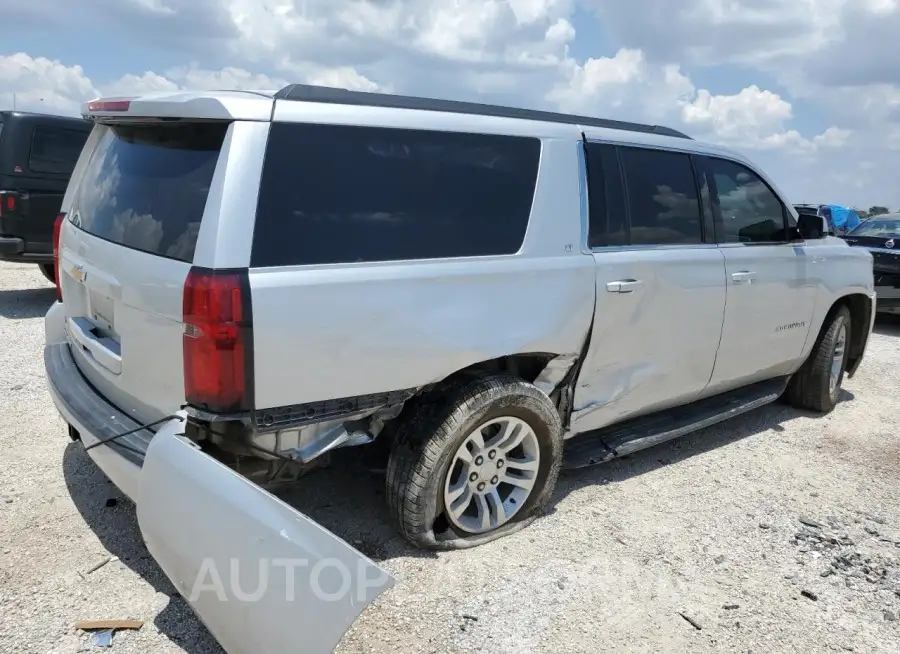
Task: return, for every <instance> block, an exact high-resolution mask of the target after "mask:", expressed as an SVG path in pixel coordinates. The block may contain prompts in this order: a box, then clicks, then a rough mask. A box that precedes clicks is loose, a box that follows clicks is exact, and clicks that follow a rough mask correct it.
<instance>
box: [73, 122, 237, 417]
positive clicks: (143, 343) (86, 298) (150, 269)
mask: <svg viewBox="0 0 900 654" xmlns="http://www.w3.org/2000/svg"><path fill="white" fill-rule="evenodd" d="M229 125H230V124H229V123H227V122H224V121H219V122H215V121H209V122H203V123H185V122H180V121H179V122H173V123H150V124H131V125H125V124H122V125H100V126H98V127H97V128H96V129H97V130H98V134H96V135H95V136H94V137H93V138H92V139H91V142H92V143H96V145H95V146H94V148H93V150H92V152H91V153H90V155H89V158H88V159H87V162H86V164H85V165H84V168H83V169H81V165H79V173H78V175H79V178H78V180H77V187H75V188H74V189H73V191H72V193H71V194H70V195H71V198H67V205H68V206H66V207H65V209H66V210H67V216H66V218H67V220H66V222H65V223H64V231H63V234H62V238H61V244H62V247H61V254H60V282H61V286H62V294H63V304H64V306H65V310H66V317H67V331H68V338H69V343H70V345H71V347H72V350H73V352H74V356H75V360H76V362H77V364H78V366H79V368H80V369H81V371H82V372H83V374H84V375H85V377H86V378H87V379H88V380H89V381H90V382H91V383H92V384H93V385H94V386H95V387H96V388H97V390H98V391H100V392H101V393H102V394H103V395H104V396H106V397H107V398H108V399H109V400H110V401H111V402H113V403H114V404H116V405H117V406H119V407H120V408H121V409H122V410H125V411H130V412H131V413H133V414H134V416H135V417H136V419H138V420H140V421H144V422H149V421H152V420H156V419H158V418H159V417H161V416H163V415H166V414H170V413H172V411H174V410H176V409H178V408H179V407H180V406H181V405H182V404H183V403H184V382H183V364H182V332H183V326H182V299H183V289H184V282H185V279H186V278H187V275H188V272H189V271H190V268H191V264H192V262H193V259H194V250H195V247H196V244H197V240H198V234H199V232H200V226H201V222H202V220H203V215H204V211H205V208H206V204H207V199H208V197H209V195H210V188H211V185H212V184H213V177H214V174H215V172H216V168H217V163H218V161H219V158H220V152H221V151H222V146H223V142H224V140H225V136H226V133H227V132H228V130H229ZM86 156H87V155H86ZM70 199H71V202H69V200H70Z"/></svg>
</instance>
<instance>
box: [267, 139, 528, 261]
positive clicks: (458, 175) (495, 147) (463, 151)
mask: <svg viewBox="0 0 900 654" xmlns="http://www.w3.org/2000/svg"><path fill="white" fill-rule="evenodd" d="M540 150H541V144H540V140H538V139H534V138H523V137H514V136H499V135H488V134H463V133H457V132H438V131H423V130H406V129H386V128H370V127H348V126H334V125H307V124H294V123H274V124H273V125H272V127H271V132H270V135H269V144H268V148H267V151H266V159H265V164H264V167H263V174H262V181H261V184H260V192H259V205H258V208H257V213H256V226H255V228H254V234H253V249H252V254H251V265H252V266H254V267H265V266H288V265H307V264H326V263H353V262H371V261H401V260H416V259H435V258H444V257H468V256H486V255H501V254H513V253H515V252H517V251H518V250H519V248H520V247H521V245H522V242H523V240H524V237H525V231H526V229H527V227H528V218H529V215H530V213H531V204H532V200H533V198H534V189H535V183H536V180H537V172H538V162H539V159H540Z"/></svg>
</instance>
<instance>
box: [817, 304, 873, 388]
mask: <svg viewBox="0 0 900 654" xmlns="http://www.w3.org/2000/svg"><path fill="white" fill-rule="evenodd" d="M841 307H847V310H848V311H850V345H849V349H850V351H849V352H848V355H847V370H846V374H847V377H848V378H851V377H853V375H854V374H855V373H856V371H857V370H858V369H859V365H860V363H862V359H863V354H864V353H865V351H866V345H867V344H868V340H869V333H870V331H871V330H870V327H871V325H872V316H873V312H874V311H875V306H874V301H873V300H872V298H870V297H869V296H868V295H866V294H865V293H849V294H847V295H843V296H841V297H839V298H838V299H836V300H835V301H834V302H833V303H832V305H831V307H830V308H829V309H828V313H826V314H825V319H824V320H823V321H822V324H821V325H820V326H819V331H818V333H817V334H816V338H818V337H819V335H820V334H821V333H822V330H823V329H825V328H826V326H827V325H828V324H829V321H830V320H831V317H832V316H834V314H835V313H836V312H837V311H838V310H839V309H840V308H841Z"/></svg>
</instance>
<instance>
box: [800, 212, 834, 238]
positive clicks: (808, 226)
mask: <svg viewBox="0 0 900 654" xmlns="http://www.w3.org/2000/svg"><path fill="white" fill-rule="evenodd" d="M797 231H798V232H799V233H800V237H801V238H803V239H805V240H808V241H809V240H815V239H820V238H825V235H826V234H827V233H828V228H827V227H826V225H825V218H824V217H822V216H811V215H809V214H803V213H801V214H800V215H799V216H798V217H797Z"/></svg>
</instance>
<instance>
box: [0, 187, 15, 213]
mask: <svg viewBox="0 0 900 654" xmlns="http://www.w3.org/2000/svg"><path fill="white" fill-rule="evenodd" d="M18 199H19V194H18V193H15V192H14V191H0V216H3V215H7V216H9V215H10V214H13V213H15V212H16V210H17V209H18V208H19V205H18Z"/></svg>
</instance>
